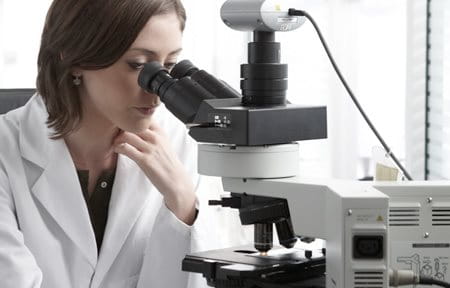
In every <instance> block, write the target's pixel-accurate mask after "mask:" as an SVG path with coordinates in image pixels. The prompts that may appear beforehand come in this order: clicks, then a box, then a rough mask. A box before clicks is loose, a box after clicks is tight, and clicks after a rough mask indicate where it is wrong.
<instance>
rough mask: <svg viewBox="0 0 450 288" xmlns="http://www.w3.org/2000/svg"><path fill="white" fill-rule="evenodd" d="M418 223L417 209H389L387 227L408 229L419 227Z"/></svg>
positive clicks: (418, 212) (418, 209) (418, 214)
mask: <svg viewBox="0 0 450 288" xmlns="http://www.w3.org/2000/svg"><path fill="white" fill-rule="evenodd" d="M449 214H450V213H449ZM419 223H420V208H419V207H392V208H390V209H389V226H405V227H410V226H419Z"/></svg>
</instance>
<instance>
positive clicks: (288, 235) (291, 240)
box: [275, 218, 297, 248]
mask: <svg viewBox="0 0 450 288" xmlns="http://www.w3.org/2000/svg"><path fill="white" fill-rule="evenodd" d="M275 227H276V228H277V234H278V239H279V241H280V244H281V245H282V246H283V247H286V248H292V247H294V245H295V243H296V242H297V237H296V236H295V233H294V228H292V222H291V219H290V218H289V219H283V220H282V221H279V222H277V223H275Z"/></svg>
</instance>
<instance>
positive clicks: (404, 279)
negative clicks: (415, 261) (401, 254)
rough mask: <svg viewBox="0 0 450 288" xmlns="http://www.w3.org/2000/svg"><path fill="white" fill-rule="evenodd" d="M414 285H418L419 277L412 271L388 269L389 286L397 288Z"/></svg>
mask: <svg viewBox="0 0 450 288" xmlns="http://www.w3.org/2000/svg"><path fill="white" fill-rule="evenodd" d="M416 284H419V277H418V275H416V274H415V273H414V271H411V270H396V269H389V286H393V287H398V286H403V285H416Z"/></svg>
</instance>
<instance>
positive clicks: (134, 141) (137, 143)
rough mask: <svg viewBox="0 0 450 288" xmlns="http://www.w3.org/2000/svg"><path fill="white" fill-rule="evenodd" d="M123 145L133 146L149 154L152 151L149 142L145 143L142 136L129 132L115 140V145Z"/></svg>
mask: <svg viewBox="0 0 450 288" xmlns="http://www.w3.org/2000/svg"><path fill="white" fill-rule="evenodd" d="M121 143H128V144H129V145H131V146H134V147H135V148H136V149H137V150H139V151H141V152H148V151H149V150H150V147H149V145H150V143H148V142H147V141H145V140H144V139H142V138H141V137H140V136H138V135H136V134H133V133H129V132H124V133H122V134H120V135H119V136H118V137H117V138H116V139H115V140H114V144H115V145H118V144H121Z"/></svg>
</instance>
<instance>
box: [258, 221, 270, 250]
mask: <svg viewBox="0 0 450 288" xmlns="http://www.w3.org/2000/svg"><path fill="white" fill-rule="evenodd" d="M254 241H255V249H256V250H258V251H259V252H261V253H265V252H267V251H269V250H270V249H272V247H273V224H272V223H257V224H255V235H254Z"/></svg>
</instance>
